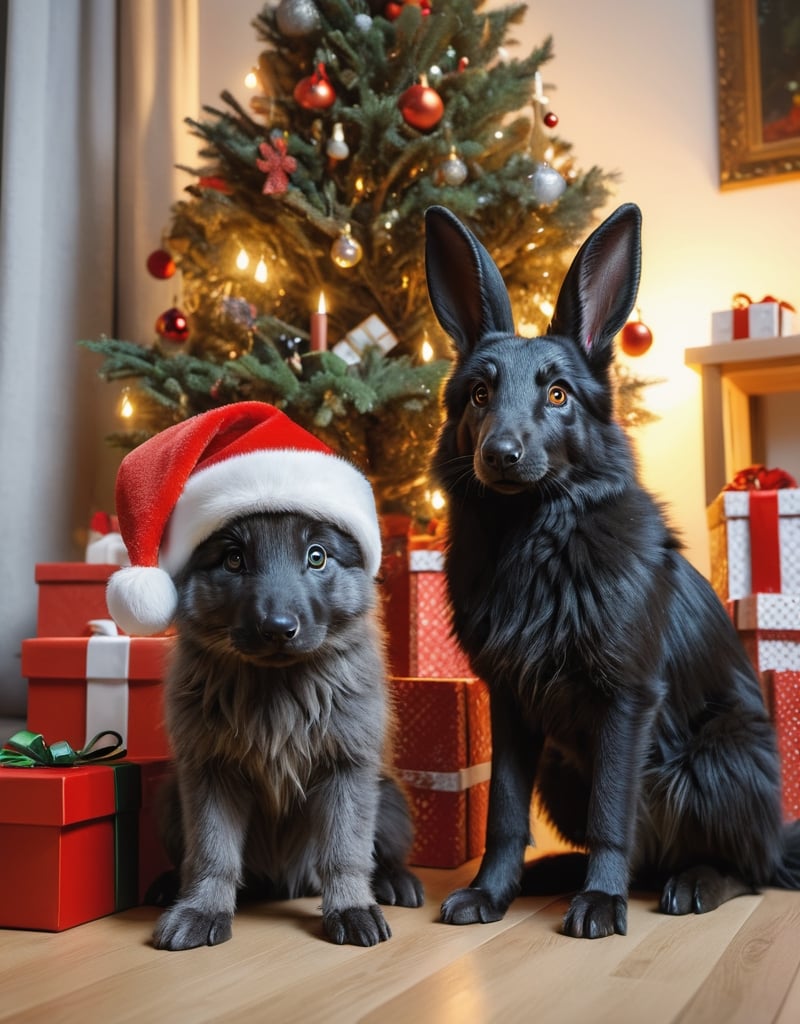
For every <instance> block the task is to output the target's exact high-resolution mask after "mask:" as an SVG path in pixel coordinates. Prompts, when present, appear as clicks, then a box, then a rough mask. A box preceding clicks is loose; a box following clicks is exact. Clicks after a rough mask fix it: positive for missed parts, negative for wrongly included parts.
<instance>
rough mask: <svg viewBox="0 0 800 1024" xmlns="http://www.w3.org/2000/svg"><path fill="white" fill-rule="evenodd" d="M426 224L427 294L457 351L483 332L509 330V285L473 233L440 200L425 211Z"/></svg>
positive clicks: (511, 324)
mask: <svg viewBox="0 0 800 1024" xmlns="http://www.w3.org/2000/svg"><path fill="white" fill-rule="evenodd" d="M425 229H426V230H425V271H426V274H427V278H428V295H429V296H430V300H431V305H432V306H433V311H434V313H435V314H436V317H437V319H438V321H439V323H440V324H441V325H442V327H443V328H444V330H445V331H447V333H448V334H449V335H450V337H451V338H452V339H453V341H454V342H455V344H456V348H457V349H458V351H459V352H460V353H461V355H466V354H467V353H468V352H470V351H471V350H472V349H473V348H474V346H475V345H476V344H477V342H478V341H480V339H481V338H482V337H483V336H484V335H486V334H489V333H491V332H495V331H502V332H504V333H507V334H513V333H514V318H513V316H512V315H511V301H510V300H509V297H508V291H507V290H506V286H505V284H504V283H503V279H502V277H501V276H500V271H499V270H498V269H497V266H496V264H495V262H494V260H493V259H492V257H491V256H490V255H489V253H488V252H487V251H486V249H484V247H483V246H482V245H481V243H480V242H479V241H478V239H477V238H476V237H475V236H474V235H473V234H472V232H471V231H470V230H469V229H468V228H465V227H464V225H463V224H462V223H461V221H460V220H459V219H458V217H456V216H455V215H454V214H453V213H451V212H450V211H449V210H447V209H445V207H444V206H431V207H429V208H428V210H426V211H425Z"/></svg>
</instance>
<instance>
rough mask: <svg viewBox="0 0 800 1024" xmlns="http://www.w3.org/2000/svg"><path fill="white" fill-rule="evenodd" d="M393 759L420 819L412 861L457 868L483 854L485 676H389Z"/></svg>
mask: <svg viewBox="0 0 800 1024" xmlns="http://www.w3.org/2000/svg"><path fill="white" fill-rule="evenodd" d="M390 687H391V694H392V697H393V701H394V705H395V712H396V718H397V727H396V735H395V743H394V751H395V754H394V766H395V771H396V774H397V777H398V778H399V780H400V782H401V784H402V785H403V788H404V790H405V793H406V795H407V797H408V801H409V805H410V807H411V813H412V817H413V821H414V845H413V847H412V850H411V855H410V858H409V859H410V863H412V864H416V865H419V866H424V867H434V868H453V867H457V866H458V865H459V864H463V863H464V861H466V860H470V859H472V858H473V857H479V856H480V855H481V853H483V849H484V843H485V839H486V815H487V810H488V806H489V777H490V772H491V755H492V739H491V723H490V717H489V692H488V690H487V688H486V685H485V683H483V682H482V681H481V680H480V679H474V678H464V679H419V678H418V679H411V678H407V679H400V678H392V679H391V681H390Z"/></svg>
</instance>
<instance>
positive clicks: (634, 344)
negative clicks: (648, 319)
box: [619, 320, 653, 356]
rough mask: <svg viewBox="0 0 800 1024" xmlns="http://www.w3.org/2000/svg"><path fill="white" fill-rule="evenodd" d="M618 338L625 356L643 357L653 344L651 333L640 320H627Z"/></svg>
mask: <svg viewBox="0 0 800 1024" xmlns="http://www.w3.org/2000/svg"><path fill="white" fill-rule="evenodd" d="M619 337H620V344H621V346H622V351H623V352H624V353H625V355H626V356H643V355H644V354H645V352H646V351H647V350H648V349H649V348H650V346H651V345H652V344H653V332H652V331H651V330H650V328H649V327H648V326H647V324H645V323H642V321H641V320H629V321H628V323H626V324H625V326H624V327H623V328H622V330H621V331H620V336H619Z"/></svg>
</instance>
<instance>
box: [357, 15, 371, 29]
mask: <svg viewBox="0 0 800 1024" xmlns="http://www.w3.org/2000/svg"><path fill="white" fill-rule="evenodd" d="M353 21H355V23H356V28H357V29H359V30H360V31H361V32H369V30H370V29H371V28H372V18H370V16H369V15H368V14H357V15H356V16H355V18H354V19H353Z"/></svg>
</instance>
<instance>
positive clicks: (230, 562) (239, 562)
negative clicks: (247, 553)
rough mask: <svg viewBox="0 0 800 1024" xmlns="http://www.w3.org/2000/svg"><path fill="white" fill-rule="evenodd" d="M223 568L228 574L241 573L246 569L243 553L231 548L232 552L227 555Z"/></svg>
mask: <svg viewBox="0 0 800 1024" xmlns="http://www.w3.org/2000/svg"><path fill="white" fill-rule="evenodd" d="M222 566H223V568H224V569H225V570H226V572H234V573H239V572H241V571H242V569H244V558H243V556H242V553H241V551H238V550H237V549H236V548H231V550H230V551H228V552H227V553H226V554H225V559H224V561H223V563H222Z"/></svg>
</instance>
